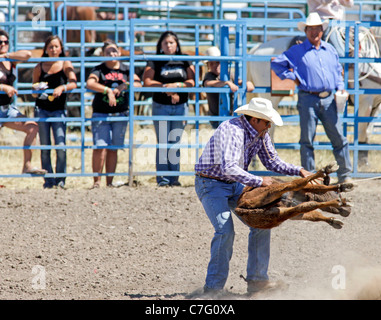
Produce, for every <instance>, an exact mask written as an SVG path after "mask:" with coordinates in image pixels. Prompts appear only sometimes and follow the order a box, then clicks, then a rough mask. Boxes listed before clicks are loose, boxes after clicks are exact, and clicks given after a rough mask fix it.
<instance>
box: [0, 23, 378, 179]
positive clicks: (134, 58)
mask: <svg viewBox="0 0 381 320" xmlns="http://www.w3.org/2000/svg"><path fill="white" fill-rule="evenodd" d="M251 20H252V21H248V20H247V19H241V20H238V21H226V20H160V21H155V24H156V25H157V26H164V27H165V28H170V29H172V28H174V29H176V28H179V29H181V30H182V29H185V27H188V28H187V30H188V32H189V31H190V32H191V33H192V32H193V35H194V38H195V40H194V43H193V46H194V49H195V54H196V55H195V56H163V55H161V56H156V55H153V54H140V55H139V54H135V48H136V46H137V44H136V43H135V42H133V41H130V42H129V43H126V45H128V47H129V49H130V52H131V55H130V57H121V58H120V60H122V61H124V62H126V63H128V64H129V65H130V72H131V75H132V74H133V73H134V71H135V63H136V62H146V61H147V60H168V59H172V60H176V59H178V60H188V61H192V62H194V63H195V65H196V66H199V65H200V64H201V62H202V61H203V60H220V61H222V62H229V63H233V62H236V63H238V64H237V65H239V66H240V67H241V68H242V70H240V71H241V74H242V78H243V83H245V82H246V81H245V80H246V64H247V62H249V61H258V60H259V61H268V60H269V59H270V58H271V57H270V56H250V55H248V54H247V45H246V43H247V41H246V39H247V37H248V35H249V33H248V32H247V30H248V26H249V24H250V25H251V26H256V27H260V26H261V25H262V24H263V23H264V20H263V21H262V20H260V19H251ZM64 24H65V26H64V27H65V28H66V29H69V28H73V29H76V30H78V31H79V32H80V34H81V43H80V45H79V46H80V47H81V49H82V50H81V55H80V56H79V57H71V58H70V60H71V61H73V63H78V64H79V65H80V68H81V78H80V79H79V84H80V86H79V87H78V89H76V90H73V92H77V93H80V96H81V99H80V103H81V105H82V106H84V105H85V93H88V92H89V91H88V90H87V89H86V88H85V82H86V79H85V78H84V75H85V72H84V71H85V66H86V64H87V63H96V62H98V63H99V62H102V61H106V60H107V59H110V58H104V57H85V52H84V49H85V47H86V46H88V44H87V43H85V42H84V32H85V30H88V29H93V28H96V27H99V26H97V25H96V22H90V21H76V22H66V21H61V22H57V21H51V22H49V21H47V22H46V27H47V28H56V30H59V28H62V27H63V25H64ZM272 24H274V25H279V26H285V25H287V27H288V26H290V27H295V26H296V21H293V22H290V21H289V20H276V19H274V21H272ZM7 25H8V27H13V26H15V27H16V28H17V27H23V28H31V27H32V25H31V22H13V23H12V22H9V23H7ZM360 25H364V26H367V27H371V26H377V27H380V23H377V22H373V23H372V22H368V23H356V22H348V23H347V27H354V28H355V34H357V32H358V27H359V26H360ZM201 26H202V27H204V26H208V27H209V26H218V28H217V29H219V28H220V27H221V26H227V27H228V29H229V30H231V29H234V30H231V31H230V32H229V33H228V37H232V36H233V37H234V36H235V37H236V39H237V40H238V41H236V44H237V43H238V44H239V45H238V46H237V45H236V50H237V49H240V53H239V54H236V55H234V56H226V57H225V56H222V57H219V58H216V57H205V56H201V55H200V52H198V50H199V46H200V33H201V31H200V30H201ZM102 27H103V28H105V29H108V28H110V29H112V28H116V29H125V30H127V31H128V32H129V39H133V38H134V37H133V35H134V32H135V31H136V30H151V28H152V20H144V19H131V20H129V21H117V22H115V21H104V22H102ZM158 29H160V28H158ZM160 30H161V29H160ZM158 35H159V33H158ZM224 40H226V38H225V39H224ZM236 52H237V51H236ZM355 52H356V50H355ZM46 60H48V58H34V59H31V60H30V61H29V62H30V63H32V64H33V63H37V62H39V61H46ZM341 61H342V62H343V63H346V64H349V63H354V64H355V66H356V65H357V64H358V63H360V62H365V61H366V62H380V59H371V58H359V57H358V54H356V55H355V57H354V58H349V57H346V58H342V59H341ZM196 78H197V79H198V78H199V71H198V68H196ZM356 83H357V84H356ZM161 90H162V89H161V88H133V87H131V88H130V106H131V111H130V115H129V117H126V118H119V117H118V118H108V117H107V118H105V120H106V119H107V120H111V121H112V120H121V119H124V120H128V121H129V123H130V129H129V139H128V143H126V144H125V145H124V147H125V148H126V149H129V151H130V152H129V172H121V173H115V175H127V176H129V179H132V177H133V176H135V175H156V174H161V175H171V174H172V175H178V174H180V175H192V174H193V171H189V172H184V171H182V172H169V173H168V172H156V171H155V172H149V171H147V172H136V171H135V170H134V161H133V159H134V158H133V157H134V150H135V149H136V148H162V147H168V146H167V145H159V144H139V143H138V142H137V141H135V139H134V130H133V129H134V124H135V123H139V121H146V120H150V121H153V120H168V118H167V117H158V116H138V115H135V114H134V102H135V101H134V93H138V92H155V91H161ZM166 91H171V90H170V89H166ZM176 91H184V92H191V93H195V94H196V99H195V102H194V103H195V115H194V116H185V117H172V118H171V119H170V120H180V119H181V120H184V121H194V122H195V129H196V131H197V133H198V129H199V123H200V121H205V120H206V121H212V120H213V121H223V120H226V119H229V118H230V116H220V117H208V116H200V99H199V94H200V93H201V92H219V93H224V94H228V93H229V92H230V91H229V89H228V88H221V89H217V88H201V87H200V85H199V82H198V81H197V82H196V87H195V88H191V89H189V88H187V89H186V88H184V89H176ZM269 91H270V88H266V87H262V88H261V87H257V88H256V89H255V92H256V93H261V92H269ZM348 91H349V92H350V93H351V94H354V96H355V112H354V114H353V115H348V114H345V115H344V118H343V121H344V122H345V123H347V124H353V126H354V128H355V131H354V143H353V144H351V150H353V151H354V176H355V177H363V176H373V175H374V174H372V173H359V172H357V153H358V151H359V150H380V146H379V145H365V146H364V145H361V146H360V145H359V144H358V132H357V125H358V123H360V122H367V121H371V120H373V121H377V122H379V121H380V119H379V118H359V117H358V116H357V113H358V96H359V95H360V94H373V93H376V94H380V93H381V91H380V90H378V89H360V88H359V85H358V81H355V87H354V89H350V90H349V89H348ZM48 92H49V91H48ZM19 93H20V94H31V93H32V90H30V89H23V90H19ZM238 93H239V94H240V95H242V97H244V95H245V88H244V87H242V88H240V90H239V92H238ZM285 119H287V121H294V122H296V121H298V117H297V116H292V117H288V116H286V117H285ZM28 120H35V121H62V119H56V118H46V119H42V118H38V119H37V118H31V119H28V118H25V119H17V121H28ZM67 120H68V121H77V122H79V123H80V129H81V141H80V145H79V146H65V147H59V146H33V147H29V148H30V149H59V148H65V149H69V148H70V149H79V150H81V168H82V169H81V172H80V173H76V174H73V173H68V174H50V175H47V177H49V176H54V177H59V176H62V175H64V176H66V177H70V176H94V175H98V174H94V173H89V172H86V171H85V153H84V151H85V149H94V148H96V147H94V146H90V145H87V144H86V143H85V142H86V141H85V127H86V125H87V123H88V122H89V121H90V122H91V121H92V119H91V118H86V117H85V113H84V108H83V107H82V108H81V116H80V117H78V118H70V119H67ZM0 121H1V122H4V121H6V122H10V121H16V119H6V120H1V119H0ZM199 138H200V137H199V135H198V134H197V135H196V142H195V143H192V144H180V145H179V147H180V148H194V149H196V150H197V152H196V156H195V159H194V161H196V160H197V159H198V155H199V154H198V150H199V149H200V148H203V147H204V144H203V143H200V140H199ZM276 146H277V147H278V148H281V149H282V148H284V149H298V147H299V144H298V143H287V144H276ZM22 148H25V147H9V146H0V149H22ZM330 148H331V146H330V145H329V144H316V149H330ZM260 174H263V175H266V174H269V173H267V172H260ZM102 175H106V174H102ZM24 176H28V175H13V174H9V175H0V177H24Z"/></svg>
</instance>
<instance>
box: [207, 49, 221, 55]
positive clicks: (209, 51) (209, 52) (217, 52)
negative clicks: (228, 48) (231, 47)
mask: <svg viewBox="0 0 381 320" xmlns="http://www.w3.org/2000/svg"><path fill="white" fill-rule="evenodd" d="M205 55H206V56H212V57H219V56H220V55H221V51H220V49H218V48H217V47H209V48H208V49H206V51H205Z"/></svg>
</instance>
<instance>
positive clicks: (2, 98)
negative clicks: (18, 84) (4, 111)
mask: <svg viewBox="0 0 381 320" xmlns="http://www.w3.org/2000/svg"><path fill="white" fill-rule="evenodd" d="M13 71H14V68H13V65H12V69H11V70H7V69H6V68H5V67H4V65H3V64H2V66H1V68H0V83H2V84H7V85H9V86H13V82H14V81H15V80H16V76H15V75H14V73H13ZM12 101H13V97H12V98H10V97H8V95H7V94H6V93H2V94H0V106H5V105H7V104H11V103H12Z"/></svg>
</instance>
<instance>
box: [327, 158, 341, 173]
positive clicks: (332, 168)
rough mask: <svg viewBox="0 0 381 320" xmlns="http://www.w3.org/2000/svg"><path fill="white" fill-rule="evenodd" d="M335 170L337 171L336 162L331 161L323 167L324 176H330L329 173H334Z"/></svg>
mask: <svg viewBox="0 0 381 320" xmlns="http://www.w3.org/2000/svg"><path fill="white" fill-rule="evenodd" d="M337 170H339V166H338V164H337V162H336V161H332V162H331V163H329V164H328V165H327V166H325V168H324V173H325V174H330V173H333V172H336V171H337Z"/></svg>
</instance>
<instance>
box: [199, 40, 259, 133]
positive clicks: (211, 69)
mask: <svg viewBox="0 0 381 320" xmlns="http://www.w3.org/2000/svg"><path fill="white" fill-rule="evenodd" d="M205 55H206V56H212V57H219V56H221V52H220V49H218V48H217V47H210V48H208V49H207V50H206V52H205ZM206 64H207V67H208V72H207V73H206V74H205V76H204V79H203V83H202V84H203V86H204V87H205V88H207V87H214V88H222V87H225V86H228V87H229V88H230V90H231V91H232V92H236V91H237V90H238V88H239V87H238V86H239V85H242V80H239V82H238V85H236V84H235V83H234V82H233V81H231V80H228V81H222V80H220V73H221V65H220V62H219V61H215V60H213V61H207V62H206ZM246 90H247V91H249V92H250V91H253V90H254V85H253V83H252V82H251V81H247V83H246ZM206 98H207V100H208V105H209V115H211V116H219V105H220V103H219V101H220V94H219V93H213V92H210V93H207V94H206ZM210 124H211V125H212V127H213V128H217V127H218V125H219V124H220V122H218V121H211V122H210Z"/></svg>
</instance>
